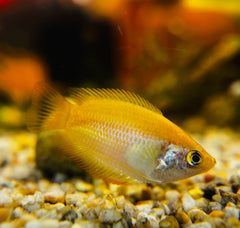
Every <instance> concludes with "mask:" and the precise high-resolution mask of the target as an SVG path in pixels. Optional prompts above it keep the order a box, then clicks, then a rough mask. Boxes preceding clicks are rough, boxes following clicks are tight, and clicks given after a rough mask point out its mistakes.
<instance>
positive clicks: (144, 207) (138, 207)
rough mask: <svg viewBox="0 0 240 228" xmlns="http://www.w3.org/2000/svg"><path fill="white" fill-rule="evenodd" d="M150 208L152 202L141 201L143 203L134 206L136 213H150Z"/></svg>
mask: <svg viewBox="0 0 240 228" xmlns="http://www.w3.org/2000/svg"><path fill="white" fill-rule="evenodd" d="M152 207H153V201H143V202H139V203H138V204H137V205H136V206H135V210H136V211H137V212H140V211H142V212H146V213H150V212H151V211H152Z"/></svg>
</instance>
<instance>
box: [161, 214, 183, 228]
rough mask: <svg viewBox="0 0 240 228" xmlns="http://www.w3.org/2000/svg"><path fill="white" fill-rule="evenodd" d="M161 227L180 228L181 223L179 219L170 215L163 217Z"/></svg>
mask: <svg viewBox="0 0 240 228" xmlns="http://www.w3.org/2000/svg"><path fill="white" fill-rule="evenodd" d="M159 227H160V228H179V227H180V226H179V223H178V221H177V219H176V218H175V217H174V216H172V215H170V216H166V217H165V218H163V219H162V220H161V221H160V223H159Z"/></svg>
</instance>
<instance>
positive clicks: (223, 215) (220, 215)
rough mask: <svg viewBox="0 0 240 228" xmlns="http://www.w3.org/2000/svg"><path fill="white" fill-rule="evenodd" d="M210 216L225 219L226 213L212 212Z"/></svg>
mask: <svg viewBox="0 0 240 228" xmlns="http://www.w3.org/2000/svg"><path fill="white" fill-rule="evenodd" d="M209 216H211V217H213V218H222V219H223V218H224V217H225V213H224V212H223V211H218V210H216V211H212V212H211V213H210V214H209Z"/></svg>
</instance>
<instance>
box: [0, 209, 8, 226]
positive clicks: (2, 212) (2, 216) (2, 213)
mask: <svg viewBox="0 0 240 228" xmlns="http://www.w3.org/2000/svg"><path fill="white" fill-rule="evenodd" d="M9 215H10V211H9V209H8V208H0V223H1V222H4V221H5V220H7V218H8V217H9Z"/></svg>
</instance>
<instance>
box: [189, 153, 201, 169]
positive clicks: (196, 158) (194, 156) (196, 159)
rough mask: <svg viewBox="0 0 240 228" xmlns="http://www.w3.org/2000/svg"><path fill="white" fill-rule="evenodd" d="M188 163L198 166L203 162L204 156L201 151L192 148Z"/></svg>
mask: <svg viewBox="0 0 240 228" xmlns="http://www.w3.org/2000/svg"><path fill="white" fill-rule="evenodd" d="M187 163H188V164H189V165H191V166H197V165H199V164H201V163H202V156H201V154H200V152H199V151H197V150H191V151H189V152H188V154H187Z"/></svg>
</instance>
